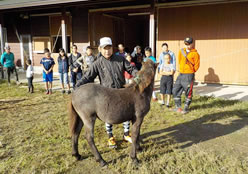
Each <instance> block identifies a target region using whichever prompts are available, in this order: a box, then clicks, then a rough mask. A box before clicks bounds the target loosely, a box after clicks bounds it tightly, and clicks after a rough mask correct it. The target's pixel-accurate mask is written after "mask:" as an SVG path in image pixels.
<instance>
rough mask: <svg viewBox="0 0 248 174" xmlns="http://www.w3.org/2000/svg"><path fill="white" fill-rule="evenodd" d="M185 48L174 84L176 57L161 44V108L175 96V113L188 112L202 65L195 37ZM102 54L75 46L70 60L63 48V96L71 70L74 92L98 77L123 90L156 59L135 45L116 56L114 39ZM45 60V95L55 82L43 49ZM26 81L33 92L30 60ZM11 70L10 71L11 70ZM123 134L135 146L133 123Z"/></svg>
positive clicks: (50, 60) (103, 44) (102, 42)
mask: <svg viewBox="0 0 248 174" xmlns="http://www.w3.org/2000/svg"><path fill="white" fill-rule="evenodd" d="M184 44H185V48H182V49H181V50H180V51H179V54H178V61H179V75H178V77H177V79H176V82H175V84H173V83H174V74H175V72H176V57H175V54H174V53H173V52H172V51H170V50H169V49H168V44H167V43H164V44H162V53H161V54H160V56H159V63H158V64H159V66H158V72H159V74H160V75H161V79H160V93H161V100H160V101H159V102H160V103H161V105H162V106H163V105H165V95H166V94H167V101H166V106H167V107H170V98H171V95H172V94H173V98H174V102H175V109H173V110H174V111H176V112H180V113H183V114H185V113H187V112H188V111H189V106H190V103H191V101H192V90H193V82H194V76H195V72H196V71H197V70H198V68H199V65H200V57H199V54H198V53H197V51H196V49H195V48H194V41H193V38H191V37H187V38H185V39H184ZM98 51H99V54H98V55H97V56H94V55H93V52H92V49H91V47H87V48H86V52H85V53H84V54H83V55H81V54H80V53H79V52H78V51H77V46H76V45H73V47H72V53H71V54H70V55H69V56H68V57H67V54H66V53H65V50H64V49H62V48H61V49H60V50H59V57H58V72H59V74H60V81H61V87H62V93H65V92H66V91H65V84H66V85H67V88H68V90H67V93H68V94H69V93H71V90H70V83H69V78H68V73H69V69H70V72H71V82H72V85H73V89H75V88H77V87H79V86H81V85H84V84H86V83H92V82H94V79H95V78H96V77H97V76H98V77H99V80H100V84H101V85H103V86H105V87H108V88H118V89H119V88H123V87H124V85H125V84H128V83H131V81H132V78H134V77H135V76H136V73H137V72H138V71H139V70H140V69H141V67H142V62H145V61H147V59H151V60H152V61H153V62H154V63H157V62H156V58H155V57H153V56H152V49H151V48H150V47H146V48H145V49H144V54H143V53H142V49H141V47H140V46H136V47H135V48H134V51H133V52H132V53H131V54H130V53H126V52H125V47H124V45H123V44H119V45H118V52H117V53H115V54H113V46H112V40H111V38H109V37H103V38H101V39H100V45H99V47H98ZM6 54H8V55H7V56H9V57H11V54H9V53H8V52H7V53H5V54H3V55H2V58H1V63H2V64H3V65H6V64H7V63H6V62H4V60H5V59H6V58H5V57H6V56H5V55H6ZM44 55H45V56H44V57H43V58H42V59H41V61H40V64H42V66H43V81H44V82H45V84H46V85H45V88H46V94H52V81H53V67H54V64H55V62H54V59H53V58H52V57H51V54H50V51H49V49H47V48H46V49H45V50H44ZM27 65H28V68H27V78H28V84H29V92H33V84H32V80H33V68H32V65H31V60H28V61H27ZM8 71H11V69H10V70H8ZM183 91H184V92H185V95H186V99H185V105H184V109H182V108H181V95H182V93H183ZM152 98H153V100H157V96H156V94H155V92H153V95H152ZM105 124H106V125H105V126H106V131H107V133H108V135H109V140H108V145H109V147H116V142H115V138H114V136H113V131H112V129H113V128H112V125H111V124H108V123H105ZM123 127H124V135H123V139H124V140H125V141H128V142H130V143H132V139H131V136H130V133H129V129H130V122H129V121H127V122H124V123H123Z"/></svg>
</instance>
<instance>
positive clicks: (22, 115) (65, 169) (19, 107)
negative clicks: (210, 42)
mask: <svg viewBox="0 0 248 174" xmlns="http://www.w3.org/2000/svg"><path fill="white" fill-rule="evenodd" d="M68 98H69V97H68V95H62V94H61V93H60V92H59V91H55V93H54V94H52V95H45V94H44V89H43V87H41V86H39V85H36V86H35V93H34V94H28V93H27V88H26V87H25V85H21V86H16V85H14V84H12V85H11V86H10V87H9V86H8V85H7V84H6V83H4V82H3V81H0V142H1V143H2V144H3V146H2V147H0V173H8V174H9V173H25V174H26V173H73V174H74V173H147V174H148V173H149V174H150V173H169V174H170V173H175V174H177V173H185V174H189V173H195V174H199V173H210V174H212V173H220V174H222V173H235V174H237V173H248V158H247V156H248V148H247V147H248V142H247V134H248V129H247V127H248V126H247V125H248V103H247V102H239V101H227V100H221V99H216V98H212V97H200V96H195V97H194V99H193V102H192V105H191V112H190V113H189V114H187V115H181V114H177V113H173V112H171V111H169V110H167V109H165V108H161V107H160V105H159V104H157V103H152V104H151V111H150V112H149V114H148V115H147V116H146V117H145V120H144V123H143V124H142V129H141V134H142V138H143V143H142V144H141V145H142V147H143V151H142V152H141V153H138V158H139V159H140V160H141V163H140V164H139V166H138V167H135V166H133V164H132V163H131V162H130V159H129V152H130V144H127V143H125V142H123V141H122V133H123V128H122V125H114V135H115V137H116V139H117V143H118V149H116V150H114V149H109V148H107V138H108V136H107V135H106V131H105V126H104V123H102V122H101V121H97V122H96V127H95V142H96V145H97V147H98V149H99V151H100V153H101V154H102V156H103V158H104V159H105V160H106V161H107V162H109V165H108V167H107V168H103V169H102V168H101V167H100V166H99V164H98V163H96V162H95V159H94V157H93V155H92V153H91V151H90V149H89V146H88V144H87V142H86V140H85V139H84V136H83V132H82V134H81V136H80V141H79V151H80V153H81V154H82V155H83V157H84V158H85V159H84V160H82V161H79V162H77V161H76V160H75V159H74V158H73V157H72V156H71V141H70V136H69V130H68V116H67V101H68Z"/></svg>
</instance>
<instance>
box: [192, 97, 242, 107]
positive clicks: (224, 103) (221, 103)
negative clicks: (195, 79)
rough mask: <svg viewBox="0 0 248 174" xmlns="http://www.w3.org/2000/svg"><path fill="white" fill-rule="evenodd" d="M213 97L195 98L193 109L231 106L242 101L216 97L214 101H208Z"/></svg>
mask: <svg viewBox="0 0 248 174" xmlns="http://www.w3.org/2000/svg"><path fill="white" fill-rule="evenodd" d="M211 98H212V97H206V96H205V97H200V98H198V99H196V100H195V99H193V102H192V105H191V107H190V108H191V110H196V109H206V108H213V107H221V108H222V107H226V106H231V105H234V104H236V103H240V102H241V101H239V100H219V99H215V100H214V101H212V102H210V103H206V102H207V101H208V100H209V99H211ZM201 102H203V103H202V104H195V103H201Z"/></svg>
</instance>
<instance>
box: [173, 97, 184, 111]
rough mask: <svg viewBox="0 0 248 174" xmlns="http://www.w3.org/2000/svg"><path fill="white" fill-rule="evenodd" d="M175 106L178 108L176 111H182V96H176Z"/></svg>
mask: <svg viewBox="0 0 248 174" xmlns="http://www.w3.org/2000/svg"><path fill="white" fill-rule="evenodd" d="M174 102H175V106H176V108H175V109H174V111H175V112H182V108H181V98H174Z"/></svg>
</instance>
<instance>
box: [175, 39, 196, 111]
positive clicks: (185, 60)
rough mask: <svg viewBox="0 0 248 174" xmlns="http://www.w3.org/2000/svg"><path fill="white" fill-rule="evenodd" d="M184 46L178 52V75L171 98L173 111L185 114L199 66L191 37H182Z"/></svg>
mask: <svg viewBox="0 0 248 174" xmlns="http://www.w3.org/2000/svg"><path fill="white" fill-rule="evenodd" d="M184 44H185V48H182V49H181V50H180V51H179V54H178V60H179V72H180V74H179V76H178V77H177V80H176V82H175V85H174V88H173V92H172V93H173V98H174V101H175V107H176V108H175V109H174V111H176V112H180V113H182V114H186V113H188V112H189V106H190V104H191V101H192V96H193V85H194V79H195V73H196V71H197V70H198V69H199V67H200V55H199V54H198V52H197V50H196V49H195V47H194V40H193V38H192V37H187V38H185V39H184ZM183 91H184V92H185V96H186V98H185V104H184V109H183V110H182V108H181V95H182V93H183Z"/></svg>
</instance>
